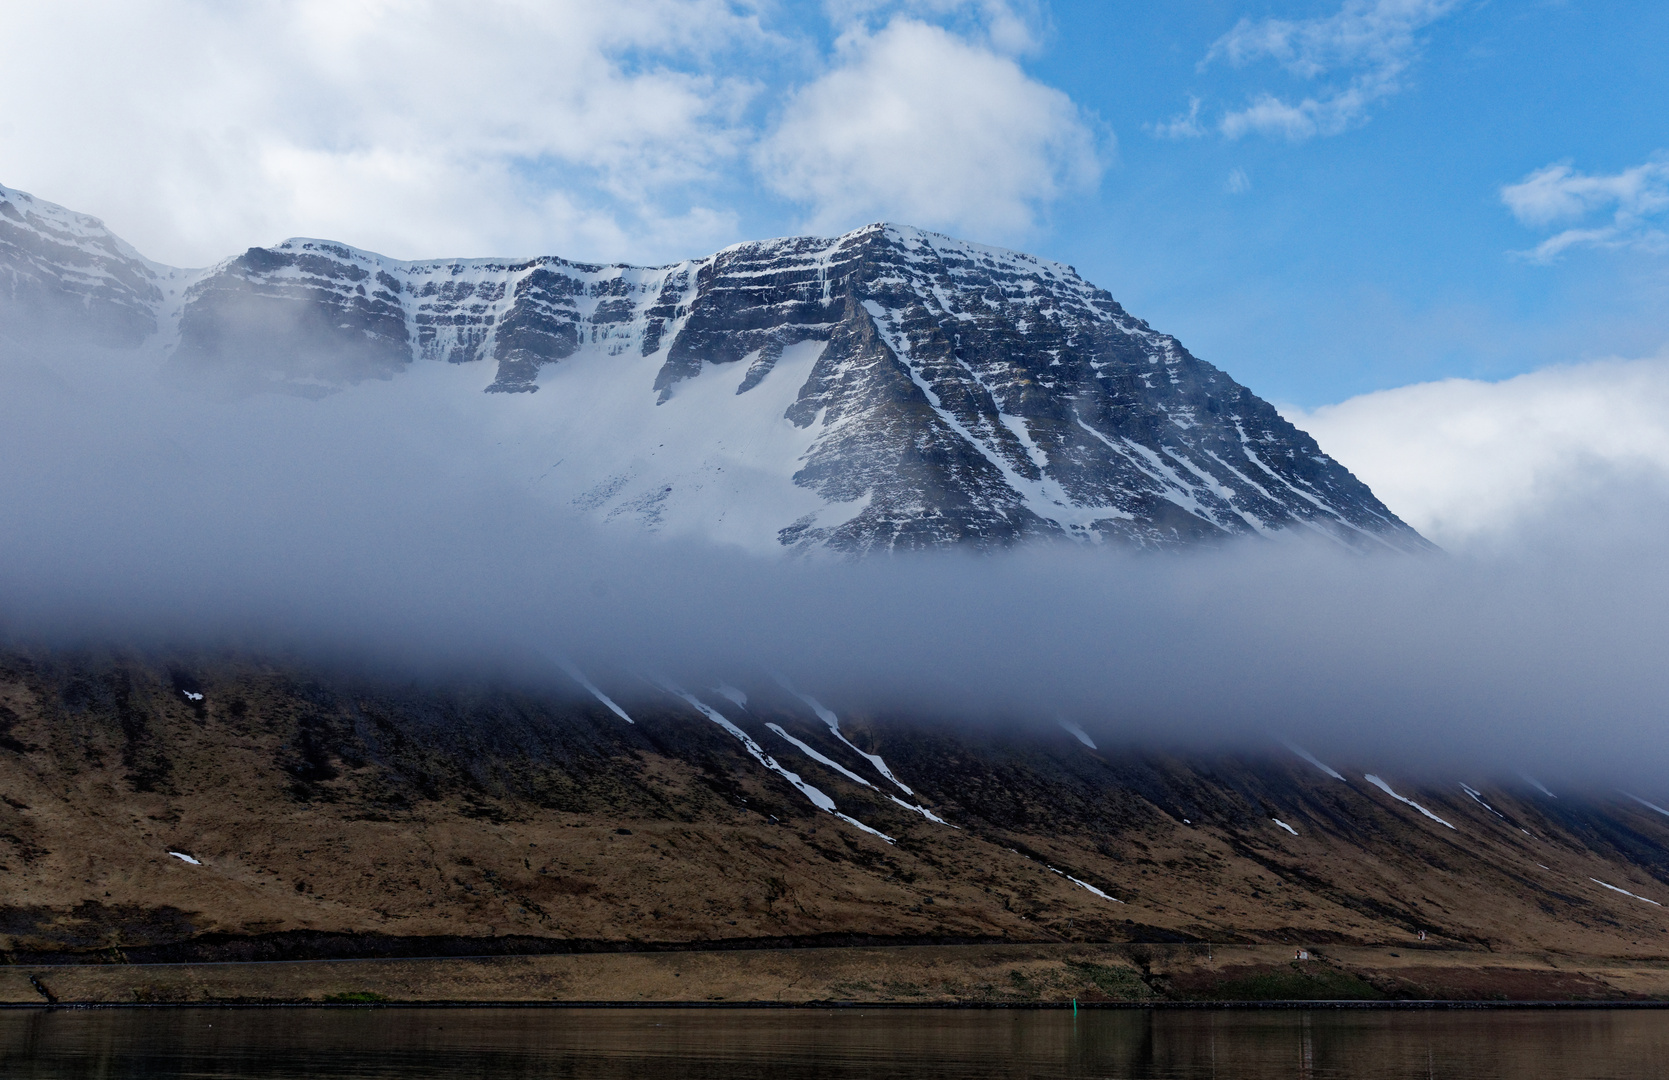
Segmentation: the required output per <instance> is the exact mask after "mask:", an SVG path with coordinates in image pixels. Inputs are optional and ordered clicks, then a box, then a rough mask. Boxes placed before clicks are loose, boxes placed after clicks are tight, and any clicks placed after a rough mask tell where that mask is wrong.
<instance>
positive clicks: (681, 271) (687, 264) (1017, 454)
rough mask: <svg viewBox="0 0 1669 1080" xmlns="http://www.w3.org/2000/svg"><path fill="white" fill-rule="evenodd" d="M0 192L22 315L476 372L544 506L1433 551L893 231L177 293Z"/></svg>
mask: <svg viewBox="0 0 1669 1080" xmlns="http://www.w3.org/2000/svg"><path fill="white" fill-rule="evenodd" d="M4 190H5V193H6V194H5V199H6V201H5V202H4V203H0V282H3V283H4V284H5V285H6V286H7V288H6V289H5V290H4V291H3V292H0V303H4V304H5V305H7V306H6V308H5V310H6V311H7V312H8V313H10V314H8V319H13V318H15V319H23V320H28V321H29V322H30V324H31V325H40V326H45V327H47V328H49V329H51V330H53V331H55V332H58V333H61V334H62V335H63V336H64V337H65V338H66V339H68V338H75V337H77V336H78V335H79V336H82V337H85V336H86V335H87V334H88V332H89V328H91V329H92V330H94V331H97V333H94V334H93V336H94V337H95V338H96V339H97V340H99V341H101V342H102V343H105V344H116V345H122V346H128V347H135V348H149V349H152V350H153V351H155V352H157V353H158V354H159V355H165V356H166V357H167V363H168V364H170V365H171V366H172V367H173V368H175V369H176V371H177V372H179V373H182V374H185V375H187V376H188V377H193V378H203V379H217V380H227V379H229V380H232V381H233V382H234V383H238V384H241V385H244V386H246V387H248V388H250V389H256V390H271V389H278V390H284V391H288V392H296V393H303V394H309V395H317V394H322V393H329V392H331V391H332V389H333V388H338V387H342V386H345V385H349V384H353V383H357V382H362V381H364V380H368V379H392V378H396V377H398V376H400V375H401V374H402V373H403V372H405V371H407V370H408V369H410V368H411V367H412V366H413V365H418V364H426V363H436V362H444V363H447V364H452V365H461V366H462V368H464V369H469V370H473V369H474V368H475V366H476V365H480V366H481V368H482V369H485V370H490V371H491V375H490V377H484V378H483V379H482V380H481V381H479V382H477V383H476V384H475V385H476V386H477V387H478V388H479V389H484V390H486V391H489V392H491V393H493V394H509V395H535V398H536V400H537V402H538V404H537V405H535V406H531V407H530V408H517V409H514V410H511V411H510V412H511V414H513V415H515V416H516V417H518V418H519V422H521V423H525V424H526V425H528V428H529V433H528V435H527V441H528V444H529V445H530V446H535V447H538V448H539V450H538V456H539V457H542V458H544V459H546V461H547V462H548V461H558V462H559V463H561V464H560V467H558V466H550V467H549V468H550V470H551V474H550V475H551V476H552V479H551V482H550V483H548V484H547V485H545V486H546V487H548V488H549V489H550V490H551V491H552V492H553V493H554V496H555V497H557V498H559V499H561V500H564V501H566V502H567V503H569V504H570V505H571V506H573V507H574V508H575V509H576V510H578V511H579V512H581V513H584V514H590V515H594V516H596V517H598V518H600V519H602V520H603V521H607V522H615V521H625V522H636V523H638V524H640V525H643V526H646V527H649V528H652V529H665V530H669V531H692V532H700V533H704V534H707V535H709V536H715V537H718V538H720V539H724V540H729V541H734V542H737V543H742V544H744V545H747V546H753V547H765V548H775V549H780V548H784V547H786V548H790V549H798V550H804V549H812V548H830V549H835V550H840V551H846V552H854V553H863V552H871V551H883V550H886V551H890V550H900V549H904V550H908V549H919V548H932V547H941V546H945V545H951V544H971V545H973V546H976V547H984V548H992V547H1008V546H1012V545H1014V544H1019V543H1025V542H1029V541H1033V540H1039V539H1047V538H1057V539H1059V538H1070V539H1074V540H1081V541H1087V542H1097V543H1099V542H1117V543H1121V544H1135V545H1138V546H1144V547H1169V546H1176V545H1188V544H1194V543H1199V542H1203V541H1210V540H1213V539H1221V538H1227V537H1231V536H1278V535H1283V534H1294V533H1312V534H1320V535H1322V536H1326V537H1328V538H1330V539H1333V540H1337V541H1339V542H1342V543H1345V544H1347V545H1351V546H1355V547H1366V548H1374V547H1384V546H1388V547H1392V548H1397V549H1401V550H1420V549H1424V548H1427V547H1429V545H1427V544H1426V542H1425V541H1424V540H1423V539H1422V538H1420V537H1419V535H1418V534H1416V533H1415V532H1414V531H1413V530H1412V529H1410V528H1408V526H1406V525H1405V524H1403V523H1402V522H1401V521H1400V520H1398V519H1397V517H1396V516H1395V515H1394V514H1393V513H1391V511H1390V510H1389V509H1387V508H1386V507H1385V506H1384V505H1383V504H1382V503H1380V502H1379V500H1377V499H1376V498H1374V496H1373V494H1372V492H1370V491H1369V490H1368V489H1367V487H1366V486H1365V485H1363V484H1362V483H1361V482H1360V481H1358V480H1357V479H1356V478H1355V477H1354V476H1352V475H1351V474H1350V473H1349V472H1348V471H1347V470H1346V469H1344V468H1343V467H1342V466H1341V465H1339V464H1338V463H1337V462H1335V461H1334V460H1332V459H1331V458H1330V457H1328V456H1327V455H1326V454H1325V453H1324V452H1323V451H1322V450H1321V448H1320V447H1318V446H1317V445H1316V444H1315V442H1314V440H1313V439H1311V438H1310V437H1309V436H1308V435H1306V434H1305V433H1304V432H1302V431H1299V430H1298V429H1297V428H1294V427H1293V426H1292V425H1291V424H1289V423H1288V422H1287V421H1286V420H1284V419H1283V418H1282V417H1281V416H1280V415H1279V414H1278V413H1277V412H1276V411H1275V409H1274V408H1273V407H1272V406H1270V405H1269V404H1268V403H1267V402H1265V401H1263V400H1262V399H1260V398H1258V397H1257V396H1256V395H1255V394H1253V393H1252V392H1251V391H1250V390H1248V389H1247V388H1246V387H1243V386H1241V385H1240V384H1238V383H1236V382H1235V381H1234V380H1233V379H1231V378H1229V376H1228V375H1226V374H1225V373H1224V372H1222V371H1221V370H1219V369H1218V368H1216V367H1214V366H1212V365H1211V364H1209V363H1206V362H1205V361H1202V360H1200V359H1198V358H1197V357H1195V356H1193V355H1192V354H1191V353H1189V352H1188V350H1187V349H1186V348H1184V347H1183V346H1182V344H1181V343H1180V342H1179V341H1177V339H1176V338H1174V337H1172V336H1170V335H1168V334H1163V333H1161V332H1159V331H1156V330H1154V329H1153V328H1152V327H1151V326H1149V325H1148V324H1147V323H1146V322H1144V321H1142V320H1140V319H1138V318H1136V317H1134V316H1132V315H1131V314H1130V313H1129V312H1127V311H1126V310H1125V309H1124V308H1123V307H1122V306H1121V305H1120V304H1119V303H1118V302H1117V301H1116V300H1115V299H1114V298H1113V297H1112V296H1111V295H1110V294H1108V293H1107V292H1106V291H1105V290H1103V289H1100V288H1098V287H1096V286H1095V285H1092V284H1091V283H1089V282H1087V281H1085V280H1084V279H1083V278H1082V277H1080V276H1079V274H1078V273H1077V271H1076V270H1074V269H1073V268H1072V267H1070V266H1067V265H1065V264H1062V263H1058V262H1053V261H1050V260H1047V259H1041V258H1037V257H1035V256H1032V255H1027V254H1024V253H1021V252H1015V251H1008V250H1005V249H1002V248H997V247H990V246H987V245H983V244H977V243H971V242H968V241H963V240H958V239H956V238H953V237H950V236H946V235H944V234H941V233H935V232H930V231H927V230H923V229H917V228H914V227H911V226H908V225H900V224H894V223H887V222H877V223H872V224H869V225H865V226H863V227H862V228H858V229H855V230H853V231H851V232H848V233H845V234H842V235H840V236H836V237H814V236H798V237H779V238H776V239H771V240H762V241H751V242H746V243H741V244H735V245H732V246H730V247H727V248H725V249H723V250H721V251H718V252H716V253H714V254H712V255H709V256H706V257H703V258H698V259H687V260H683V261H680V262H676V263H671V264H668V265H664V266H653V267H643V266H630V265H626V264H597V263H583V262H575V261H571V260H567V259H562V258H559V257H556V256H533V257H525V258H516V259H492V258H487V259H480V258H476V259H435V260H415V261H413V260H397V259H390V258H386V257H384V256H381V255H378V254H376V253H375V252H370V251H365V250H361V249H358V248H354V247H350V246H348V245H345V244H341V243H337V242H335V241H330V240H323V239H315V238H306V237H297V238H293V239H290V240H286V241H284V242H283V243H280V244H276V245H274V246H272V247H266V248H261V247H257V248H250V249H249V250H247V251H245V252H244V253H243V254H241V255H237V256H234V257H232V258H230V259H227V260H226V261H224V262H222V263H219V264H218V265H216V266H213V267H210V268H208V269H206V270H201V271H182V270H174V269H171V268H167V267H160V266H158V264H154V263H150V262H148V261H147V260H145V259H144V258H143V257H142V256H140V255H138V253H137V252H134V251H133V250H132V249H131V248H130V247H128V246H127V245H125V244H122V243H121V242H120V241H119V240H117V239H115V238H114V237H113V236H112V235H111V234H109V232H108V230H105V229H104V228H103V226H102V225H101V224H99V223H98V222H97V221H96V219H93V218H89V217H86V216H85V215H75V214H73V213H72V212H70V211H64V210H63V209H62V208H60V207H54V206H53V205H52V204H46V203H41V202H40V201H39V200H33V199H32V198H30V197H26V196H22V195H21V193H13V192H11V191H10V189H4ZM535 392H537V394H535Z"/></svg>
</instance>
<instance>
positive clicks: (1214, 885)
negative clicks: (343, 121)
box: [0, 654, 1669, 960]
mask: <svg viewBox="0 0 1669 1080" xmlns="http://www.w3.org/2000/svg"><path fill="white" fill-rule="evenodd" d="M568 689H570V690H573V691H574V692H576V693H577V692H578V691H579V688H578V687H577V686H574V685H572V684H570V685H569V687H568ZM608 689H611V690H613V691H614V692H615V693H616V694H619V695H621V696H620V698H619V700H618V708H619V710H620V711H618V712H617V711H615V710H614V709H613V708H610V707H608V706H605V705H604V704H603V703H602V702H601V701H600V700H596V699H584V700H582V699H579V698H569V697H565V696H563V694H562V692H560V691H559V692H558V693H556V694H552V693H551V692H549V691H544V690H538V689H531V688H523V689H512V688H506V687H502V686H500V687H492V686H487V685H480V686H476V687H473V688H456V687H454V688H451V689H446V688H439V687H422V686H414V685H397V684H390V683H386V682H382V683H379V682H376V681H368V680H365V679H363V678H357V677H344V676H340V675H335V676H332V675H329V674H326V673H322V672H319V671H309V670H306V669H303V668H297V667H293V666H276V665H273V664H268V663H260V662H254V661H250V660H232V659H225V658H221V659H203V658H197V659H183V660H177V661H176V662H174V663H172V664H163V663H159V662H156V661H142V660H140V659H136V658H111V657H93V656H70V655H66V654H35V655H16V654H13V655H10V656H6V657H3V658H0V951H7V952H11V953H25V954H27V953H78V954H94V953H101V952H102V953H106V954H110V955H114V956H126V958H127V959H130V960H141V959H145V958H147V957H149V958H153V959H159V958H161V959H165V958H168V957H176V958H180V957H186V956H193V955H195V956H200V957H206V958H213V957H215V956H225V957H228V958H238V957H244V958H258V957H263V956H264V957H269V958H281V957H285V956H302V955H331V954H333V953H334V954H357V955H368V954H372V955H374V954H378V953H382V954H387V953H400V952H406V953H412V954H427V955H435V954H439V953H454V954H469V955H473V954H477V953H481V952H493V951H500V952H502V951H533V952H539V951H546V952H550V951H567V950H587V949H608V948H616V947H623V946H626V945H628V944H630V943H638V944H639V945H644V944H653V943H661V944H678V943H686V944H691V943H703V942H706V943H710V942H715V941H726V940H729V941H735V942H742V943H747V942H751V943H754V944H761V943H767V942H771V941H799V942H814V941H825V942H830V943H840V942H842V941H859V940H865V939H873V940H892V941H903V940H912V939H914V940H924V941H954V940H1002V941H1017V942H1051V941H1053V942H1060V941H1114V942H1122V941H1132V940H1134V941H1158V942H1165V941H1189V940H1199V941H1215V942H1241V943H1248V944H1251V943H1263V944H1269V945H1277V944H1283V943H1284V944H1287V945H1289V946H1293V945H1317V944H1323V945H1325V944H1327V943H1336V944H1340V945H1347V944H1353V945H1368V946H1388V947H1390V948H1392V949H1404V950H1407V949H1414V950H1418V949H1421V948H1425V947H1429V948H1447V949H1450V950H1457V949H1458V950H1470V951H1473V952H1478V953H1502V952H1509V951H1513V950H1519V951H1522V950H1548V951H1551V952H1552V953H1567V954H1588V955H1609V956H1614V957H1629V956H1632V957H1639V958H1648V957H1662V956H1663V955H1664V954H1665V943H1666V942H1669V915H1665V908H1664V907H1663V906H1661V905H1662V904H1663V903H1664V902H1666V901H1669V815H1666V814H1665V813H1664V812H1662V811H1659V810H1656V809H1654V808H1653V806H1651V805H1648V804H1647V803H1644V802H1640V801H1638V800H1633V799H1630V798H1628V797H1625V796H1621V795H1617V794H1615V793H1613V794H1612V795H1610V796H1607V797H1605V798H1601V799H1592V798H1587V797H1584V796H1582V795H1581V793H1578V792H1572V791H1560V792H1559V793H1558V795H1559V797H1558V798H1551V797H1549V796H1547V795H1544V794H1542V793H1541V792H1539V791H1537V790H1536V789H1535V788H1534V787H1532V786H1530V785H1528V784H1523V783H1519V782H1517V781H1514V782H1512V783H1508V784H1498V783H1487V782H1485V781H1484V780H1482V779H1480V778H1476V777H1473V778H1469V786H1470V789H1471V790H1470V791H1469V790H1468V785H1463V784H1462V783H1461V779H1462V778H1458V777H1448V778H1441V779H1440V780H1430V781H1428V782H1421V781H1419V780H1417V779H1414V778H1409V777H1403V776H1395V775H1389V774H1387V775H1385V776H1381V775H1380V771H1379V770H1376V769H1374V767H1373V765H1372V764H1371V763H1360V764H1358V765H1357V766H1355V767H1345V765H1346V763H1345V762H1341V761H1335V762H1331V763H1329V764H1330V765H1332V766H1337V767H1338V768H1337V775H1333V774H1330V773H1329V772H1327V771H1324V769H1325V768H1326V766H1318V765H1315V764H1311V763H1309V762H1306V761H1305V760H1303V759H1302V758H1301V757H1299V756H1298V755H1296V754H1293V753H1289V752H1287V751H1285V750H1282V749H1281V748H1279V747H1273V746H1272V747H1271V748H1270V751H1269V752H1268V753H1266V754H1253V755H1226V754H1225V755H1213V756H1202V757H1193V758H1190V757H1178V756H1174V755H1166V754H1162V753H1154V752H1148V751H1137V750H1133V749H1128V748H1120V747H1116V746H1112V745H1109V743H1108V741H1107V739H1106V733H1105V732H1102V731H1098V730H1095V729H1093V728H1092V729H1090V730H1089V731H1087V732H1082V733H1072V732H1068V731H1063V730H1059V729H1052V730H1037V729H1034V730H1029V731H1025V730H998V729H981V728H970V727H966V726H959V725H950V724H924V723H921V722H911V721H908V720H905V719H902V718H897V717H884V716H869V717H854V716H851V715H846V714H837V713H834V712H831V711H830V710H828V709H827V708H825V707H824V705H823V704H822V703H820V702H816V701H814V700H810V699H806V698H802V697H799V696H798V695H796V694H794V693H791V692H788V691H786V690H784V689H783V688H781V687H778V686H775V685H774V684H771V683H770V682H769V681H768V680H765V681H762V683H761V685H758V686H751V685H750V686H749V687H747V688H746V689H745V691H743V690H738V689H736V688H734V687H721V688H720V689H719V690H710V689H708V688H690V687H685V688H681V689H679V688H673V689H662V688H656V687H651V686H649V685H648V684H646V683H641V682H637V683H630V682H623V683H622V684H621V685H619V686H613V687H609V688H608ZM622 714H624V715H622ZM626 716H629V717H630V722H628V720H627V719H626ZM1092 743H1094V744H1097V745H1094V746H1092V745H1091V744H1092ZM1370 774H1371V776H1372V777H1378V780H1377V781H1375V780H1374V779H1372V778H1370ZM1393 793H1394V794H1393ZM1644 794H1645V795H1646V796H1652V795H1653V793H1651V792H1646V793H1644ZM1404 800H1408V801H1404ZM1416 803H1417V804H1418V806H1416V805H1414V804H1416ZM1659 805H1662V803H1661V801H1659ZM174 852H177V853H179V854H177V855H176V854H171V853H174ZM1421 932H1424V933H1425V934H1426V935H1427V939H1426V941H1425V943H1424V944H1423V945H1422V943H1421V940H1420V937H1419V935H1420V933H1421ZM112 950H115V952H112Z"/></svg>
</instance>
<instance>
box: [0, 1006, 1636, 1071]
mask: <svg viewBox="0 0 1669 1080" xmlns="http://www.w3.org/2000/svg"><path fill="white" fill-rule="evenodd" d="M0 1075H4V1076H6V1077H8V1078H14V1080H24V1078H30V1080H34V1078H46V1077H50V1078H54V1080H57V1078H60V1077H88V1076H97V1077H102V1078H111V1080H114V1078H121V1077H157V1078H162V1077H192V1078H202V1080H207V1078H223V1077H225V1078H231V1077H303V1076H305V1077H355V1078H359V1077H366V1078H371V1077H375V1078H384V1077H400V1078H425V1077H447V1078H455V1077H471V1078H476V1077H479V1078H497V1077H517V1078H519V1077H551V1076H558V1077H574V1078H582V1077H599V1078H612V1077H644V1076H652V1077H654V1078H656V1080H674V1078H680V1077H701V1078H719V1077H723V1078H736V1080H747V1078H754V1077H758V1078H765V1077H771V1078H795V1077H817V1078H819V1080H842V1078H847V1077H851V1078H859V1077H862V1078H865V1080H880V1078H888V1077H899V1078H905V1077H908V1078H912V1080H936V1078H944V1080H951V1078H957V1080H960V1078H973V1077H1106V1078H1114V1077H1163V1078H1171V1077H1175V1078H1189V1080H1192V1078H1196V1077H1198V1078H1206V1077H1210V1078H1214V1080H1216V1078H1221V1080H1262V1078H1266V1077H1267V1078H1270V1080H1273V1078H1276V1077H1280V1078H1283V1080H1287V1078H1305V1080H1308V1078H1316V1080H1321V1078H1341V1080H1342V1078H1351V1080H1354V1078H1379V1077H1387V1078H1388V1077H1399V1078H1400V1077H1429V1078H1433V1080H1435V1078H1438V1077H1451V1078H1464V1080H1474V1078H1476V1080H1483V1078H1496V1077H1500V1078H1507V1077H1511V1078H1513V1080H1554V1078H1558V1080H1571V1078H1579V1077H1580V1078H1596V1080H1597V1078H1607V1080H1610V1078H1616V1080H1635V1078H1640V1080H1645V1078H1648V1077H1651V1078H1661V1077H1664V1076H1666V1075H1669V1012H1660V1011H1655V1010H1643V1011H1606V1010H1598V1009H1595V1010H1575V1011H1548V1012H1543V1011H1526V1012H1446V1011H1445V1012H1381V1011H1334V1010H1315V1011H1290V1012H1289V1011H1277V1012H1245V1011H1205V1012H1164V1011H1154V1012H1145V1011H1117V1012H1087V1011H1086V1012H1083V1013H1080V1014H1079V1015H1078V1016H1077V1017H1076V1018H1074V1017H1073V1016H1072V1014H1071V1013H1070V1012H1062V1011H1045V1012H1029V1011H950V1010H926V1009H923V1010H882V1011H858V1010H829V1011H812V1010H765V1009H759V1010H732V1009H712V1010H692V1009H665V1010H662V1009H307V1008H299V1009H213V1008H205V1009H191V1008H179V1009H134V1010H92V1011H79V1010H54V1011H44V1010H27V1011H26V1010H14V1011H8V1012H4V1013H0Z"/></svg>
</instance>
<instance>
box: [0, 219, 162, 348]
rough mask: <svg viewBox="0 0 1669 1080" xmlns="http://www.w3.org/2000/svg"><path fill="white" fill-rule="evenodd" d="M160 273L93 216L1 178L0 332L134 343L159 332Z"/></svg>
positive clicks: (116, 344) (101, 342) (113, 344)
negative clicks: (16, 188)
mask: <svg viewBox="0 0 1669 1080" xmlns="http://www.w3.org/2000/svg"><path fill="white" fill-rule="evenodd" d="M159 277H160V275H159V274H158V272H157V268H155V267H153V266H152V265H151V264H150V263H149V262H147V261H146V260H145V259H144V258H143V257H142V256H141V255H140V254H139V253H138V252H136V251H134V250H133V249H132V248H130V247H129V246H128V245H127V244H125V243H123V242H122V241H121V240H119V239H117V238H116V237H115V236H114V235H112V234H111V233H110V231H109V230H107V229H106V228H105V227H104V223H103V222H101V221H99V220H98V219H97V218H92V217H88V216H87V215H85V214H76V213H72V212H70V211H68V210H65V209H64V208H63V207H61V206H55V205H54V204H52V203H49V202H44V201H42V200H39V199H36V198H35V197H34V196H32V195H28V194H26V193H24V192H21V191H13V190H12V189H10V188H7V187H3V186H0V333H7V332H10V333H15V334H20V335H23V334H32V333H51V334H52V335H53V336H54V338H55V339H56V340H59V341H66V342H74V343H76V344H87V345H99V346H106V347H115V348H133V347H135V346H137V345H139V344H140V343H141V342H143V341H144V340H145V339H146V338H147V337H149V336H150V335H152V334H154V333H156V330H157V320H156V309H157V307H158V306H159V305H160V304H161V303H162V301H163V291H162V289H161V288H159V287H158V280H159Z"/></svg>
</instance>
